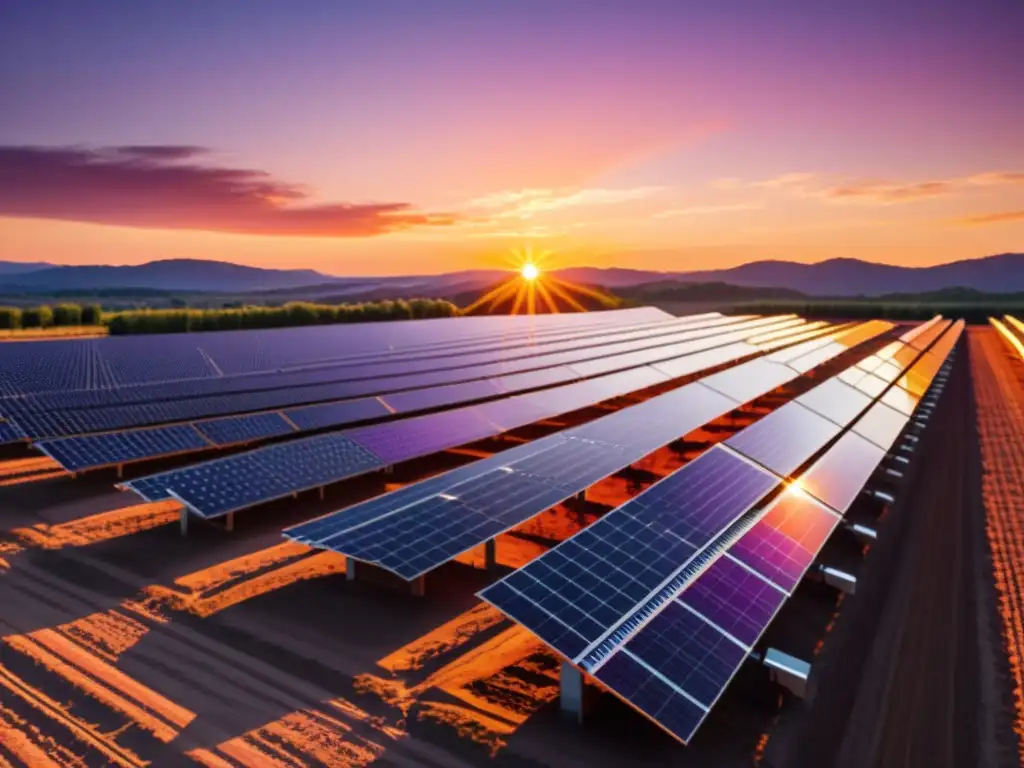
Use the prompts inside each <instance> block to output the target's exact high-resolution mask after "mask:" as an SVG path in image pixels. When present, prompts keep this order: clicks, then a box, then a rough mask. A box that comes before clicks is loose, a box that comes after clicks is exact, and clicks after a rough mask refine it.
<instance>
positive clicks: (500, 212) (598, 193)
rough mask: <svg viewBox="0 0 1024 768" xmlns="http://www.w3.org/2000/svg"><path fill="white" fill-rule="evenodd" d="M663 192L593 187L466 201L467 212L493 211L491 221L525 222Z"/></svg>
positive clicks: (526, 191) (521, 192) (510, 192)
mask: <svg viewBox="0 0 1024 768" xmlns="http://www.w3.org/2000/svg"><path fill="white" fill-rule="evenodd" d="M662 191H664V187H630V188H625V189H604V188H601V187H594V188H590V189H577V190H555V189H519V190H508V191H504V192H497V193H494V194H491V195H485V196H484V197H479V198H476V199H475V200H470V201H469V202H468V203H467V204H466V207H467V208H470V209H478V210H481V209H482V210H487V211H493V213H491V214H490V215H491V216H492V218H495V219H529V218H532V217H533V216H536V215H537V214H540V213H547V212H549V211H558V210H564V209H566V208H589V207H596V206H608V205H618V204H621V203H627V202H631V201H634V200H642V199H644V198H647V197H651V196H653V195H656V194H658V193H659V192H662Z"/></svg>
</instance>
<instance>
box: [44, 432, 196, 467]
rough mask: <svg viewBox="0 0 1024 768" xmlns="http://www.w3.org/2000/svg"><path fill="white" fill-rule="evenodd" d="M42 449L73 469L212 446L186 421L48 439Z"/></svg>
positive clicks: (103, 465)
mask: <svg viewBox="0 0 1024 768" xmlns="http://www.w3.org/2000/svg"><path fill="white" fill-rule="evenodd" d="M38 447H39V449H40V450H42V451H43V452H45V453H46V454H48V455H49V456H51V457H52V458H54V459H55V460H56V461H58V462H59V463H60V465H61V466H62V467H64V468H65V469H67V470H68V471H70V472H76V471H79V470H81V469H84V468H95V467H105V466H112V465H116V464H125V463H128V462H130V461H138V460H139V459H143V458H149V457H151V456H165V455H171V454H176V453H185V452H187V451H201V450H203V449H207V448H210V443H209V442H207V441H206V440H204V439H203V437H202V435H200V434H199V432H197V431H196V429H195V427H193V426H191V425H189V424H182V425H177V426H172V427H158V428H156V429H140V430H137V431H135V432H115V433H111V434H99V435H87V436H83V437H73V438H64V439H59V440H46V441H43V442H41V443H38Z"/></svg>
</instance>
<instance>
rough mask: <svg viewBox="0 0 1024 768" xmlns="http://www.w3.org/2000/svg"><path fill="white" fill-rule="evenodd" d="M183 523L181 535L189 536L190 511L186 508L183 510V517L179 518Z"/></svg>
mask: <svg viewBox="0 0 1024 768" xmlns="http://www.w3.org/2000/svg"><path fill="white" fill-rule="evenodd" d="M179 520H180V523H181V535H182V536H188V509H186V508H185V507H182V508H181V515H180V517H179Z"/></svg>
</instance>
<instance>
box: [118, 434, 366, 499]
mask: <svg viewBox="0 0 1024 768" xmlns="http://www.w3.org/2000/svg"><path fill="white" fill-rule="evenodd" d="M383 466H384V463H383V462H382V461H381V460H380V459H379V458H378V457H377V456H375V455H374V454H373V453H371V452H370V451H368V450H367V449H366V448H364V447H363V446H361V445H359V444H358V443H356V442H355V441H354V440H351V439H349V438H347V437H345V436H344V435H320V436H318V437H312V438H307V439H306V440H302V441H296V442H294V443H285V444H282V445H275V446H271V447H269V448H264V449H262V450H261V451H254V452H251V453H243V454H239V455H237V456H231V457H229V458H227V459H218V460H216V461H210V462H206V463H204V464H197V465H196V466H194V467H187V468H185V469H181V470H175V471H173V472H166V473H163V474H161V475H156V476H154V477H153V478H150V479H148V482H147V483H146V484H145V486H143V487H157V488H162V489H163V491H165V492H166V493H167V494H168V495H171V496H173V497H174V498H177V499H178V500H180V501H181V502H182V503H184V504H186V505H187V506H188V507H189V508H190V509H191V510H192V511H193V512H195V513H196V514H198V515H200V516H201V517H205V518H215V517H220V516H222V515H225V514H227V513H229V512H233V511H235V510H238V509H243V508H245V507H248V506H252V505H253V504H259V503H263V502H267V501H272V500H274V499H276V498H281V497H283V496H287V495H288V494H290V493H294V492H296V491H298V490H304V489H306V488H315V487H317V486H319V485H322V484H324V483H326V482H333V479H334V478H336V477H338V476H339V475H340V476H346V475H347V476H352V475H356V474H361V473H363V472H368V471H371V470H373V469H380V468H381V467H383ZM128 485H129V487H131V488H135V489H139V488H140V485H139V483H138V481H133V482H132V483H129V484H128Z"/></svg>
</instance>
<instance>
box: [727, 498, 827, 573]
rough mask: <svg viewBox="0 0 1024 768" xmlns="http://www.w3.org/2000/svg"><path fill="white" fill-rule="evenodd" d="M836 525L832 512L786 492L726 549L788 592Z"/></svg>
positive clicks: (812, 501)
mask: <svg viewBox="0 0 1024 768" xmlns="http://www.w3.org/2000/svg"><path fill="white" fill-rule="evenodd" d="M838 524H839V517H838V516H837V515H836V514H835V513H833V512H831V511H829V510H828V509H826V508H825V507H823V506H822V505H821V504H819V503H818V502H816V501H814V500H813V499H811V498H810V497H808V496H807V495H805V494H802V493H799V492H794V491H787V492H785V493H783V494H782V495H781V496H780V497H779V498H778V499H776V500H775V501H774V502H772V504H771V506H769V508H768V510H767V512H766V513H765V515H764V516H763V517H762V518H761V519H760V520H758V521H757V523H755V524H754V526H753V527H752V528H751V529H750V530H749V531H747V532H746V533H745V534H743V536H741V537H740V539H739V540H738V541H737V542H736V543H735V544H733V545H732V547H730V549H729V550H728V551H729V554H730V555H732V556H733V557H735V558H736V559H737V560H739V561H741V562H743V563H744V564H746V565H747V566H749V567H750V568H752V569H753V570H755V571H757V572H758V573H760V574H761V575H762V576H764V577H765V578H767V579H770V580H771V581H772V582H774V583H775V584H777V585H778V586H779V587H781V588H782V589H784V590H786V592H792V591H793V590H794V589H795V588H796V585H797V584H798V583H799V582H800V579H801V578H803V575H804V572H805V571H806V570H807V568H808V567H810V565H811V563H812V562H813V561H814V558H815V557H816V556H817V554H818V552H819V551H820V550H821V547H822V545H823V544H824V543H825V540H826V539H827V538H828V537H829V535H830V534H831V533H832V531H833V529H834V528H835V527H836V525H838Z"/></svg>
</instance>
